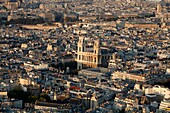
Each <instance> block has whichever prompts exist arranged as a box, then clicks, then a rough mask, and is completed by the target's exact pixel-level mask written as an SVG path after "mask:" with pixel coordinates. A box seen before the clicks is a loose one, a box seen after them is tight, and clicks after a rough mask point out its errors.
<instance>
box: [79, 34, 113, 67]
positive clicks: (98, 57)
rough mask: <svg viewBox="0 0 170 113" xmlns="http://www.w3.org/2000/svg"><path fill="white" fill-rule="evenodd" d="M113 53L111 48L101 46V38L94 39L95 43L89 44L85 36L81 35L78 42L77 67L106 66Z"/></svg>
mask: <svg viewBox="0 0 170 113" xmlns="http://www.w3.org/2000/svg"><path fill="white" fill-rule="evenodd" d="M112 53H113V51H112V50H111V49H110V48H107V47H101V44H100V39H96V40H94V41H93V45H88V42H86V40H85V37H84V36H80V37H79V41H78V44H77V59H76V61H77V69H82V68H86V67H100V66H106V65H108V60H109V59H110V58H111V57H112Z"/></svg>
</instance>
